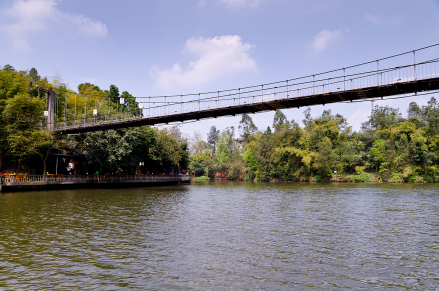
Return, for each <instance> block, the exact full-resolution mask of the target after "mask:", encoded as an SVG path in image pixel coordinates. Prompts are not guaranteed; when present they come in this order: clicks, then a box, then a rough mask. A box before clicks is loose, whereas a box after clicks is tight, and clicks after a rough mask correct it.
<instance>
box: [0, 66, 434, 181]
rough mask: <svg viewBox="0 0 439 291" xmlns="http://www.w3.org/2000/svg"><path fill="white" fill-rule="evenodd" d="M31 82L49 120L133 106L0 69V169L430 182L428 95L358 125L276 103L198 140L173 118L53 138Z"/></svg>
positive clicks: (84, 88)
mask: <svg viewBox="0 0 439 291" xmlns="http://www.w3.org/2000/svg"><path fill="white" fill-rule="evenodd" d="M36 85H38V86H39V87H40V88H43V89H47V88H49V87H52V88H53V90H54V91H55V92H56V102H57V103H56V104H57V107H56V108H57V109H56V116H55V121H56V122H63V121H65V120H71V119H73V118H84V117H91V116H93V112H92V110H88V111H87V112H85V111H82V110H78V111H74V110H72V108H75V105H76V106H77V108H84V106H85V104H86V102H87V108H94V107H96V109H97V112H98V115H99V114H105V113H116V112H117V113H121V112H128V111H132V110H136V109H137V108H138V103H137V102H136V100H135V98H134V97H133V96H132V95H131V94H130V93H128V92H127V91H123V92H122V93H121V94H120V93H119V88H118V87H117V86H116V85H110V87H109V89H108V90H102V89H100V88H99V87H98V86H96V85H94V84H91V83H83V84H80V85H79V86H78V92H79V94H80V95H79V94H78V95H76V94H77V93H75V91H73V90H71V89H69V88H68V85H67V84H66V83H65V82H64V81H63V80H62V78H61V77H60V76H58V75H57V76H55V77H53V78H47V77H44V78H43V77H41V76H40V75H39V74H38V72H37V70H36V69H35V68H32V69H31V70H29V71H17V70H15V69H14V68H13V67H12V66H11V65H5V66H4V67H0V140H1V144H0V174H2V173H17V174H20V173H22V174H25V173H27V174H34V175H35V174H39V175H41V174H44V175H45V174H47V173H49V174H55V173H56V174H64V175H70V174H71V175H87V174H90V175H91V174H99V173H100V174H106V175H108V174H110V175H111V174H117V175H129V174H170V175H173V174H174V175H175V174H182V173H186V169H188V168H189V171H190V173H191V176H192V177H195V180H206V181H207V180H210V179H225V180H242V181H264V182H270V181H271V182H276V181H298V182H330V181H334V182H393V183H427V182H428V183H430V182H439V102H438V101H437V100H436V99H435V98H434V97H432V98H431V99H430V101H428V102H427V104H421V105H418V104H417V103H416V102H412V103H410V106H409V108H408V111H407V117H406V118H404V117H402V114H401V113H400V112H399V110H398V109H395V108H391V107H388V106H375V107H374V108H373V110H372V112H371V115H370V116H369V120H367V121H366V122H364V123H363V124H362V126H361V129H360V130H359V131H358V132H357V131H353V129H352V127H350V126H349V124H348V120H346V118H344V117H343V116H341V115H340V114H332V112H331V110H325V111H323V113H322V114H321V115H320V116H317V117H313V116H312V115H311V109H310V108H308V109H306V110H305V111H304V112H303V114H304V116H303V119H302V120H301V121H300V122H299V121H295V120H288V119H287V117H286V115H285V114H284V113H283V112H282V111H281V110H277V111H275V112H274V118H273V123H272V126H269V127H267V128H266V129H264V130H260V129H258V128H257V127H256V125H255V124H254V122H253V119H252V117H251V116H250V115H249V114H243V115H242V118H241V121H240V122H239V124H237V127H236V128H235V126H230V127H227V128H225V129H224V130H222V131H220V130H218V129H217V128H216V126H212V127H211V128H210V131H209V133H208V134H207V136H206V138H203V137H202V136H201V134H200V133H199V132H194V134H193V136H192V137H189V136H188V135H185V134H184V133H182V132H181V131H180V129H179V127H178V126H173V127H161V128H157V127H148V126H144V127H139V128H130V129H121V130H108V131H102V132H94V133H87V134H82V135H72V136H62V135H54V134H53V133H51V132H49V131H46V130H45V129H44V126H43V125H44V119H45V117H44V115H43V112H44V110H46V109H45V108H46V106H47V104H46V102H47V96H46V94H45V93H42V92H39V91H38V90H37V89H36ZM78 96H88V98H83V97H78ZM77 97H78V98H77ZM120 98H124V99H125V103H123V104H120V102H119V99H120ZM66 108H67V109H66ZM75 114H76V115H75ZM139 114H142V112H140V113H139ZM254 116H257V115H254ZM235 129H236V130H235Z"/></svg>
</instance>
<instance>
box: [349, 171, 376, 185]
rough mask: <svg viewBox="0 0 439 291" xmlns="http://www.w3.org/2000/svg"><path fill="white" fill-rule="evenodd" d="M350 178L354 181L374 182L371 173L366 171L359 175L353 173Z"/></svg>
mask: <svg viewBox="0 0 439 291" xmlns="http://www.w3.org/2000/svg"><path fill="white" fill-rule="evenodd" d="M348 179H349V180H351V181H352V182H361V183H366V182H372V178H371V177H370V175H369V174H368V173H365V172H361V173H360V174H359V175H351V176H349V177H348Z"/></svg>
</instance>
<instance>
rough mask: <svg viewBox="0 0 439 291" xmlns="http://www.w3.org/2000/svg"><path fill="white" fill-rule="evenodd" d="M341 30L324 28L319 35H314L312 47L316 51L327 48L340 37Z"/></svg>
mask: <svg viewBox="0 0 439 291" xmlns="http://www.w3.org/2000/svg"><path fill="white" fill-rule="evenodd" d="M340 36H341V30H333V31H331V30H326V29H323V30H322V31H320V32H319V33H318V34H317V35H315V36H314V38H313V42H312V45H311V47H312V49H313V50H314V52H315V53H320V52H321V51H323V50H324V49H325V48H327V47H328V46H329V45H330V44H331V43H332V42H334V41H335V40H336V39H338V38H340Z"/></svg>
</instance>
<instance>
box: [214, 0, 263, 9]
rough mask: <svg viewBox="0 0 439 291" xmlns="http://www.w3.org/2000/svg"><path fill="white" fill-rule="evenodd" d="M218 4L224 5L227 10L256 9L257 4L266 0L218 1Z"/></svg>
mask: <svg viewBox="0 0 439 291" xmlns="http://www.w3.org/2000/svg"><path fill="white" fill-rule="evenodd" d="M219 1H220V3H222V4H225V5H226V6H227V7H229V8H242V7H250V8H256V7H258V6H259V3H261V2H262V1H266V0H219Z"/></svg>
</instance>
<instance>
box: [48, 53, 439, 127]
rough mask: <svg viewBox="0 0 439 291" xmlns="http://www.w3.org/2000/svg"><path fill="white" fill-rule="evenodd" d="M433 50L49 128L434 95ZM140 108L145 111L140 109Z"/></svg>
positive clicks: (151, 102)
mask: <svg viewBox="0 0 439 291" xmlns="http://www.w3.org/2000/svg"><path fill="white" fill-rule="evenodd" d="M438 46H439V44H435V45H432V46H428V47H425V48H421V49H418V50H414V51H410V52H406V53H402V54H398V55H394V56H390V57H387V58H382V59H379V60H375V61H370V62H366V63H362V64H358V65H354V66H350V67H346V68H342V69H338V70H333V71H328V72H324V73H320V74H315V75H308V76H304V77H300V78H295V79H290V80H285V81H280V82H274V83H268V84H263V85H258V86H251V87H245V88H237V89H230V90H224V91H216V92H206V93H197V94H188V95H173V96H155V97H137V98H136V99H137V100H139V101H140V102H141V103H140V105H141V106H139V109H138V110H135V111H130V112H123V113H114V114H102V115H97V114H96V115H95V116H89V117H86V118H80V119H75V120H66V121H64V122H58V123H55V125H54V126H53V128H54V131H55V132H57V133H62V134H77V133H85V132H93V131H100V130H108V129H120V128H128V127H135V126H142V125H156V124H164V123H172V122H184V121H189V120H200V119H205V118H216V117H221V116H229V115H237V114H243V113H256V112H263V111H272V110H276V109H284V108H300V107H305V106H312V105H321V104H323V105H324V104H329V103H335V102H356V101H364V100H372V99H374V98H386V97H387V98H389V97H392V96H400V95H406V94H411V95H417V94H422V93H423V92H430V93H434V92H436V91H437V90H439V74H438V69H439V68H437V63H438V61H439V58H437V57H436V56H439V47H438ZM417 59H418V61H417ZM419 59H422V61H420V60H419ZM401 62H404V64H400V63H401ZM383 65H385V66H383ZM380 67H381V68H380ZM347 72H350V73H349V74H348V73H347ZM145 104H146V105H147V106H143V105H145ZM89 111H90V110H89ZM95 113H96V112H95Z"/></svg>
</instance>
